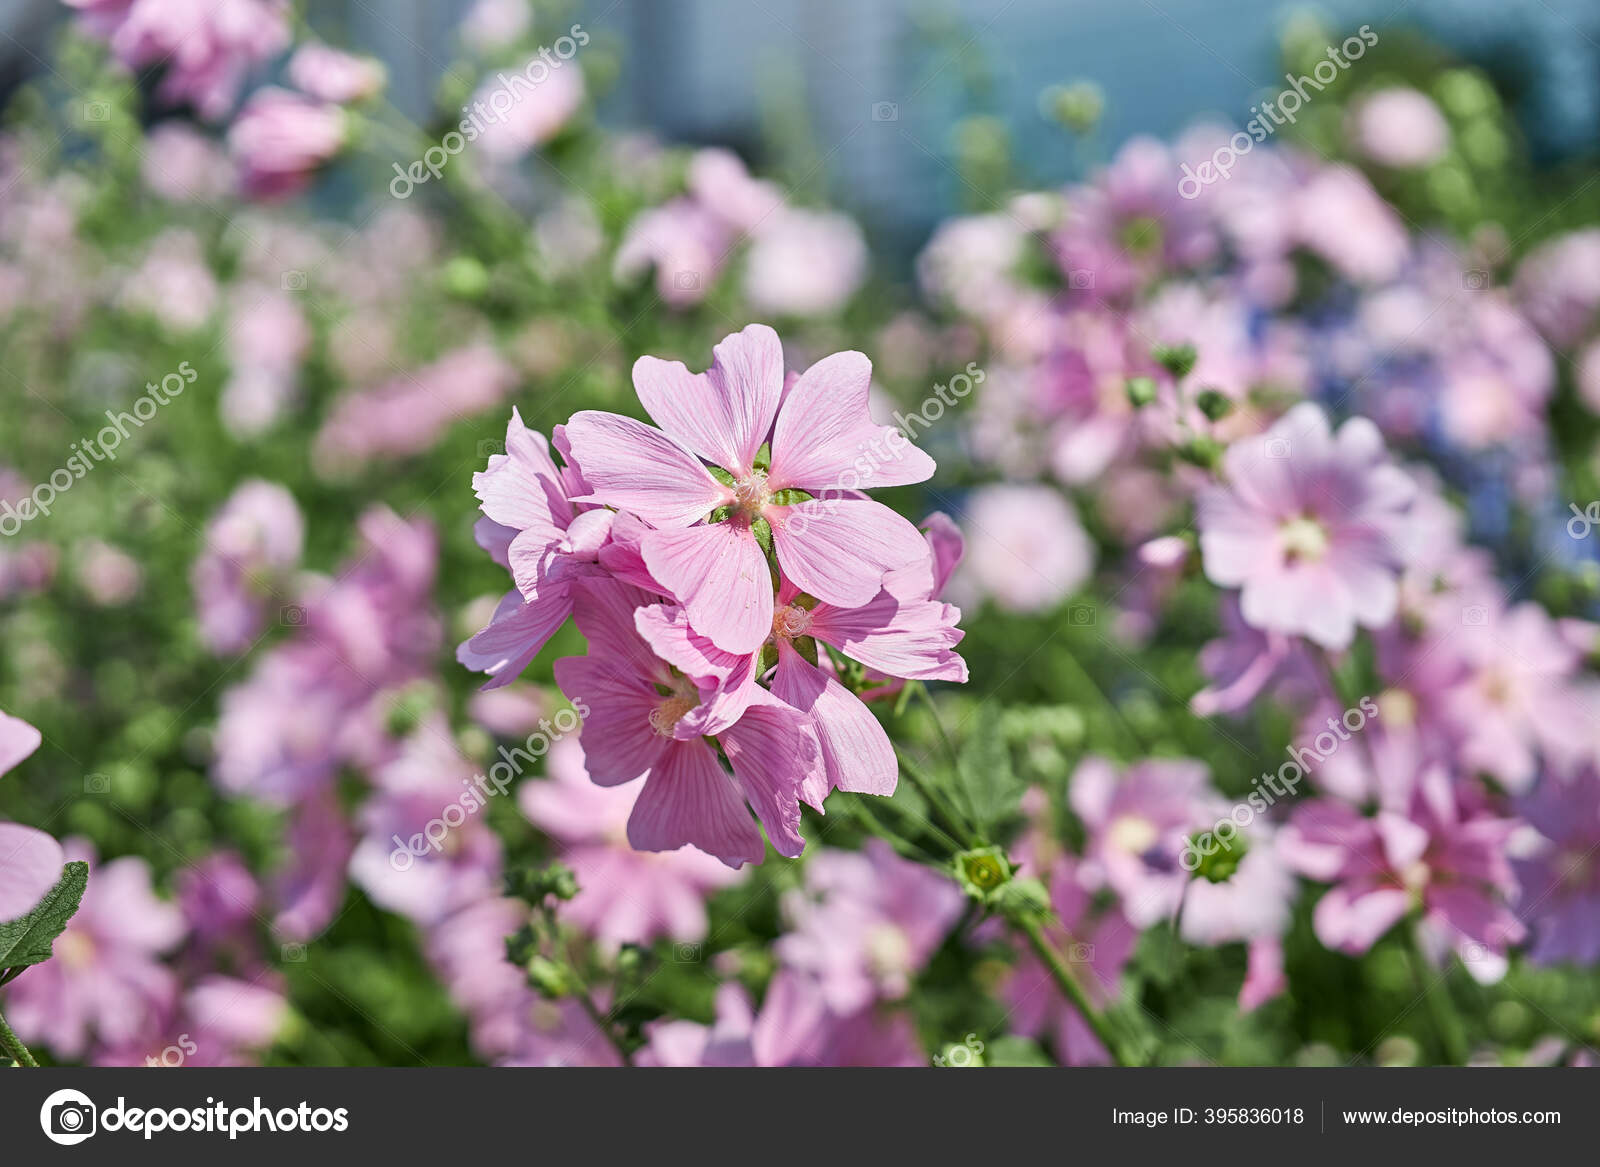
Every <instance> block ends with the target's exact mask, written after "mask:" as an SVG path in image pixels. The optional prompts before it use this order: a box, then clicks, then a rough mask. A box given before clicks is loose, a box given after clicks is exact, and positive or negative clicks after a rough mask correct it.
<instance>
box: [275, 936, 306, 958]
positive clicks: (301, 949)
mask: <svg viewBox="0 0 1600 1167" xmlns="http://www.w3.org/2000/svg"><path fill="white" fill-rule="evenodd" d="M279 953H280V955H281V956H282V957H283V962H284V963H285V964H304V963H305V960H306V946H305V945H304V944H301V943H299V942H298V941H295V940H291V941H289V942H288V943H287V944H285V945H284V946H283V947H282V948H281V949H279Z"/></svg>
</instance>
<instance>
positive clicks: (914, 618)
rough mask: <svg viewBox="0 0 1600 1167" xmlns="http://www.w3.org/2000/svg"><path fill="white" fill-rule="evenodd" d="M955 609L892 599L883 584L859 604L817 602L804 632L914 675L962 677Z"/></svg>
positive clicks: (884, 668)
mask: <svg viewBox="0 0 1600 1167" xmlns="http://www.w3.org/2000/svg"><path fill="white" fill-rule="evenodd" d="M960 615H961V613H960V611H959V610H957V609H956V608H953V607H951V606H950V605H949V604H944V603H940V602H939V601H937V600H913V601H911V602H909V603H905V602H901V601H899V600H896V599H895V598H894V597H893V596H892V595H890V594H889V592H888V591H887V590H885V591H881V592H879V593H878V594H877V595H876V596H874V597H873V599H872V600H871V602H870V603H867V604H863V605H862V606H861V607H859V608H839V607H835V606H834V605H832V604H818V605H817V606H816V607H815V608H813V609H812V611H811V623H810V626H809V628H808V631H809V632H810V634H811V635H812V636H814V637H816V638H817V639H818V640H821V641H824V642H825V643H827V644H831V645H833V646H834V647H835V648H837V649H839V650H840V651H841V652H843V653H844V654H845V655H846V656H848V657H850V658H851V659H852V660H858V661H860V662H861V663H862V664H864V665H868V666H870V667H871V668H874V669H877V670H878V671H879V672H883V673H887V674H889V675H890V676H892V677H905V678H907V679H909V680H918V681H965V680H966V679H967V664H966V662H965V661H964V660H962V659H961V657H959V656H958V655H956V653H955V651H954V650H955V646H956V645H957V644H959V643H960V642H961V638H962V637H963V636H964V635H965V633H964V632H962V630H961V629H960V628H958V627H956V621H957V620H958V619H959V618H960Z"/></svg>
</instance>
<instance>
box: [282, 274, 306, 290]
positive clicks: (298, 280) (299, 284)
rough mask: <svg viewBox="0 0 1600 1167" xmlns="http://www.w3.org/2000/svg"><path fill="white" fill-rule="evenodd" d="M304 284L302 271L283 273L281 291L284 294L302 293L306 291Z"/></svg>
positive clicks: (304, 279)
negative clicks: (284, 292)
mask: <svg viewBox="0 0 1600 1167" xmlns="http://www.w3.org/2000/svg"><path fill="white" fill-rule="evenodd" d="M306 284H307V280H306V273H305V272H303V271H286V272H284V273H283V290H284V291H286V292H303V291H305V290H306Z"/></svg>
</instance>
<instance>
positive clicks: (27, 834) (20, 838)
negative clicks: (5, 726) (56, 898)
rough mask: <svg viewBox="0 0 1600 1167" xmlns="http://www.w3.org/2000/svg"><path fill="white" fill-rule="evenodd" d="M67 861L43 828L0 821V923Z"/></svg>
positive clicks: (40, 893) (39, 894)
mask: <svg viewBox="0 0 1600 1167" xmlns="http://www.w3.org/2000/svg"><path fill="white" fill-rule="evenodd" d="M0 716H3V715H0ZM18 724H20V723H18ZM0 732H3V731H0ZM66 861H67V860H66V856H65V854H64V853H63V852H62V850H61V844H60V843H58V842H56V841H55V840H54V839H52V838H51V837H50V836H49V835H47V834H45V833H44V832H43V831H37V830H34V828H32V827H25V826H22V825H21V824H19V823H7V822H0V923H7V922H9V921H11V920H15V919H18V918H20V917H22V916H25V915H27V914H28V913H29V912H31V911H32V910H33V909H34V908H35V907H37V906H38V905H39V902H40V901H41V900H43V899H44V896H45V893H46V892H47V891H49V890H50V889H51V888H52V887H54V886H55V885H56V883H57V881H59V880H60V879H61V868H62V866H63V865H64V864H65V863H66Z"/></svg>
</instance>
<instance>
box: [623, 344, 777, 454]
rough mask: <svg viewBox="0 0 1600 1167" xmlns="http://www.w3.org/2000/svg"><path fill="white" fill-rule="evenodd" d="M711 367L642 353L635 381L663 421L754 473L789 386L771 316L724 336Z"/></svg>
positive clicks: (693, 444)
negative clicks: (700, 368) (695, 369)
mask: <svg viewBox="0 0 1600 1167" xmlns="http://www.w3.org/2000/svg"><path fill="white" fill-rule="evenodd" d="M711 352H712V363H711V368H710V370H709V371H707V372H705V373H691V372H689V370H688V369H687V368H686V367H684V365H683V363H682V362H680V361H663V360H660V359H659V358H657V357H640V358H639V359H638V361H636V362H635V363H634V366H633V387H634V390H635V391H636V392H637V393H638V394H639V401H640V403H641V404H643V405H644V407H645V409H646V411H647V412H648V413H649V414H650V416H651V417H652V418H654V419H655V421H656V424H657V425H659V426H660V427H661V428H662V429H663V430H665V431H666V432H667V433H668V434H669V435H671V436H672V437H673V438H674V439H676V440H677V441H679V442H682V443H683V444H684V445H685V446H687V447H688V448H689V449H690V450H693V451H694V452H695V453H696V454H699V455H700V456H701V457H702V458H704V459H706V460H707V461H709V462H713V463H715V464H716V465H718V466H721V467H723V468H724V469H726V470H728V471H731V472H732V473H733V474H735V475H744V474H748V473H749V472H750V470H751V468H752V464H753V463H754V461H755V456H756V451H757V450H759V449H760V448H761V444H762V443H763V442H765V441H766V440H767V433H768V432H769V431H770V430H771V429H772V419H773V418H774V417H775V416H776V415H777V412H778V398H779V396H780V395H781V394H782V392H783V345H782V344H781V343H780V342H779V340H778V334H777V333H776V332H774V331H772V329H770V328H768V327H767V326H766V325H765V324H751V325H748V326H746V327H745V328H744V330H743V331H740V332H735V333H733V334H732V335H730V336H727V337H725V338H723V340H722V343H720V344H718V345H717V346H716V347H715V348H714V349H712V350H711Z"/></svg>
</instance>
